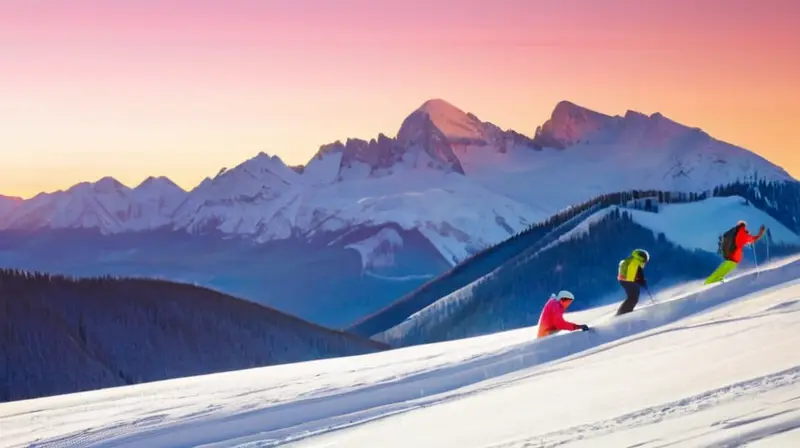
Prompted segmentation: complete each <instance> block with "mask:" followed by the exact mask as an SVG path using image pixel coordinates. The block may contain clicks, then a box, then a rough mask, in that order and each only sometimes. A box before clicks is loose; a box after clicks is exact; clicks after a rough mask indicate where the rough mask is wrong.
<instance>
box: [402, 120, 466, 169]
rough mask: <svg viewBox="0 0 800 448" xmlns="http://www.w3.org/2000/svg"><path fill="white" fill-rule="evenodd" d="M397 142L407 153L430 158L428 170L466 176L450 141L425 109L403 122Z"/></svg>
mask: <svg viewBox="0 0 800 448" xmlns="http://www.w3.org/2000/svg"><path fill="white" fill-rule="evenodd" d="M397 141H398V143H399V144H400V145H401V146H402V147H403V148H404V149H405V151H408V152H419V153H423V154H426V155H427V156H428V157H429V158H430V160H429V161H427V163H426V164H425V165H426V166H427V167H428V168H434V169H440V170H444V171H453V172H457V173H460V174H464V169H463V168H462V166H461V162H460V161H459V160H458V157H456V154H455V152H453V148H452V146H451V145H450V139H449V138H448V137H447V135H446V134H445V133H444V132H443V131H442V129H441V127H440V126H439V125H437V124H436V123H434V121H433V118H432V117H431V115H429V113H428V112H427V111H426V110H424V109H421V108H420V109H417V110H416V111H414V112H413V113H412V114H411V115H409V116H408V117H407V118H406V119H405V120H404V121H403V124H402V126H400V131H399V132H398V133H397Z"/></svg>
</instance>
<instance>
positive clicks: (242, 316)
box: [0, 270, 386, 401]
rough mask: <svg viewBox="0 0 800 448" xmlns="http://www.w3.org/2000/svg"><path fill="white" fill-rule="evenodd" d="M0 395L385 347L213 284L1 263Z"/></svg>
mask: <svg viewBox="0 0 800 448" xmlns="http://www.w3.org/2000/svg"><path fill="white" fill-rule="evenodd" d="M0 313H2V314H3V315H2V318H3V319H2V320H3V321H4V323H6V322H7V324H6V325H5V328H4V333H3V338H2V339H0V353H1V354H2V356H0V401H11V400H20V399H26V398H34V397H41V396H49V395H57V394H64V393H71V392H78V391H83V390H91V389H99V388H105V387H111V386H119V385H125V384H136V383H142V382H149V381H157V380H163V379H169V378H177V377H185V376H191V375H199V374H207V373H213V372H221V371H229V370H237V369H245V368H251V367H260V366H267V365H275V364H282V363H289V362H297V361H306V360H313V359H319V358H327V357H335V356H346V355H355V354H363V353H370V352H374V351H378V350H382V349H385V348H386V347H385V346H384V345H382V344H378V343H375V342H374V341H369V340H366V339H363V338H359V337H357V336H354V335H350V334H347V333H342V332H338V331H333V330H329V329H326V328H323V327H319V326H316V325H313V324H310V323H308V322H305V321H303V320H300V319H298V318H295V317H292V316H289V315H286V314H283V313H280V312H278V311H275V310H273V309H270V308H266V307H264V306H261V305H258V304H255V303H252V302H247V301H244V300H239V299H236V298H234V297H231V296H227V295H225V294H221V293H218V292H215V291H212V290H208V289H204V288H199V287H195V286H191V285H185V284H177V283H171V282H166V281H158V280H138V279H127V278H112V277H108V276H106V277H97V278H85V279H73V278H69V277H64V276H56V275H48V274H42V273H31V272H23V271H18V270H0Z"/></svg>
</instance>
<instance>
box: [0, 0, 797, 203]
mask: <svg viewBox="0 0 800 448" xmlns="http://www.w3.org/2000/svg"><path fill="white" fill-rule="evenodd" d="M798 22H800V2H797V1H795V0H762V1H758V2H756V1H745V0H726V1H723V0H702V1H698V0H672V1H662V0H648V1H639V0H604V1H594V0H584V1H578V0H492V1H487V0H426V1H425V2H422V1H421V2H418V3H416V2H410V1H408V0H380V1H377V0H335V1H332V0H228V1H224V2H223V1H206V0H194V1H190V0H185V1H178V0H164V1H157V0H140V1H137V2H121V1H120V2H116V1H113V2H112V1H107V0H95V1H89V0H69V1H68V0H61V1H57V0H52V1H45V0H6V1H4V2H2V4H0V42H2V44H0V65H1V66H2V68H0V156H1V158H0V193H2V194H6V195H18V196H23V197H30V196H33V195H35V194H36V193H38V192H40V191H53V190H57V189H63V188H67V187H69V186H71V185H72V184H75V183H77V182H80V181H84V180H88V181H94V180H97V179H99V178H101V177H103V176H106V175H110V176H114V177H116V178H117V179H119V180H120V181H122V182H123V183H126V184H128V185H130V186H135V185H136V184H138V183H139V182H141V181H142V180H144V179H145V178H146V177H147V176H149V175H166V176H168V177H170V178H171V179H173V180H174V181H175V182H177V183H178V184H179V185H181V186H183V187H184V188H192V187H194V186H195V185H196V184H197V183H199V182H200V181H201V180H202V179H203V178H204V177H206V176H213V175H214V174H216V173H217V172H218V171H219V170H220V168H222V167H231V166H234V165H236V164H238V163H240V162H242V161H244V160H245V159H247V158H250V157H252V156H254V155H256V154H257V153H258V152H259V151H265V152H267V153H269V154H277V155H279V156H280V157H281V158H283V159H284V160H285V161H286V162H287V163H289V164H301V163H305V162H306V161H307V160H308V159H309V158H310V157H311V156H312V155H313V154H314V153H315V152H316V150H317V149H318V148H319V146H320V145H321V144H324V143H328V142H331V141H334V140H336V139H345V138H347V137H360V138H371V137H374V136H376V135H377V134H378V133H379V132H383V133H386V134H388V135H395V133H396V132H397V130H398V128H399V126H400V123H401V121H402V120H403V119H404V118H405V117H406V116H407V115H408V114H409V113H410V112H411V111H412V110H413V109H415V108H416V107H418V106H419V105H420V104H422V103H423V102H424V101H425V100H427V99H430V98H443V99H446V100H448V101H449V102H451V103H453V104H455V105H456V106H458V107H460V108H461V109H464V110H466V111H469V112H473V113H475V114H476V115H477V116H478V117H479V118H481V119H482V120H485V121H491V122H493V123H495V124H497V125H499V126H501V127H503V128H513V129H515V130H517V131H519V132H522V133H525V134H528V135H532V134H533V132H534V129H535V128H536V126H537V125H539V124H541V123H542V122H543V121H544V120H545V119H547V118H548V116H549V114H550V112H551V111H552V109H553V107H554V106H555V104H556V103H557V102H558V101H559V100H562V99H567V100H570V101H573V102H575V103H578V104H581V105H583V106H586V107H589V108H591V109H594V110H597V111H600V112H604V113H607V114H612V115H613V114H622V113H624V112H625V111H626V110H628V109H633V110H638V111H640V112H644V113H653V112H661V113H663V114H664V115H666V116H668V117H670V118H672V119H675V120H677V121H679V122H682V123H684V124H687V125H690V126H698V127H701V128H703V129H704V130H705V131H707V132H709V133H710V134H711V135H712V136H714V137H717V138H719V139H722V140H725V141H728V142H731V143H734V144H737V145H740V146H743V147H746V148H748V149H751V150H753V151H756V152H758V153H759V154H761V155H763V156H765V157H767V158H768V159H770V160H772V161H773V162H775V163H777V164H779V165H781V166H783V167H784V168H786V169H787V170H788V171H789V172H790V173H791V174H793V175H794V176H795V177H800V151H799V150H798V148H799V147H800V133H798V132H796V131H797V129H796V128H797V125H798V117H800V115H799V114H798V112H797V110H798V106H799V105H800V57H798V55H800V27H798V26H797V23H798Z"/></svg>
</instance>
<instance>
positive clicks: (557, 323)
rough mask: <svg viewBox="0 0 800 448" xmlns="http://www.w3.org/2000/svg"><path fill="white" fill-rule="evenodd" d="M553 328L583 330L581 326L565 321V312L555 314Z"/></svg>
mask: <svg viewBox="0 0 800 448" xmlns="http://www.w3.org/2000/svg"><path fill="white" fill-rule="evenodd" d="M553 326H554V327H556V328H558V329H559V330H569V331H574V330H577V329H578V328H581V327H580V325H577V324H573V323H572V322H569V321H566V320H564V313H563V312H555V313H553Z"/></svg>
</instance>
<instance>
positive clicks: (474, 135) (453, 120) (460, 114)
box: [409, 98, 484, 141]
mask: <svg viewBox="0 0 800 448" xmlns="http://www.w3.org/2000/svg"><path fill="white" fill-rule="evenodd" d="M415 114H424V115H426V116H428V117H429V118H430V121H431V122H432V123H433V125H434V126H436V127H437V128H438V129H439V130H440V131H441V132H442V134H444V136H445V137H447V139H448V140H450V141H458V140H483V139H484V137H483V135H482V134H481V131H480V129H481V124H482V123H481V122H480V120H478V118H477V117H476V116H475V115H472V114H468V113H466V112H464V111H463V110H461V109H459V108H457V107H456V106H454V105H452V104H451V103H449V102H447V101H445V100H443V99H440V98H433V99H430V100H428V101H425V102H424V103H422V105H421V106H420V107H419V108H417V110H416V111H414V113H412V114H411V116H414V115H415ZM409 118H411V117H409Z"/></svg>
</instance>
